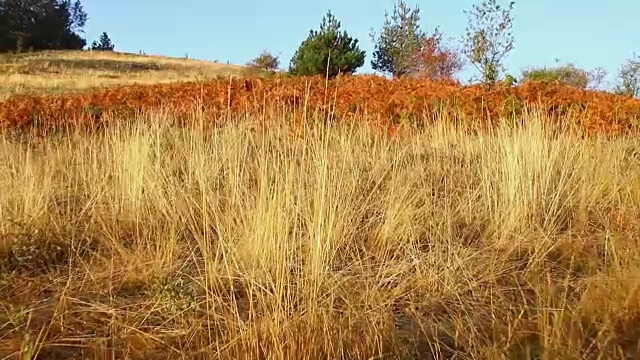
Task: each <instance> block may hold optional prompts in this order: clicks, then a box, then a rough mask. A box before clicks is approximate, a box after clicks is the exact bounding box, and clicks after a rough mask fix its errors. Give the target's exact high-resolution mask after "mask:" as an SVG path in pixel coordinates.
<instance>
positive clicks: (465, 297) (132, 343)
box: [0, 113, 640, 359]
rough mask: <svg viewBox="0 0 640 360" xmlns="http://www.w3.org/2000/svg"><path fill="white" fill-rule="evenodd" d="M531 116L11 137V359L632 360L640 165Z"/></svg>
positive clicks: (7, 337) (4, 152)
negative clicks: (519, 120)
mask: <svg viewBox="0 0 640 360" xmlns="http://www.w3.org/2000/svg"><path fill="white" fill-rule="evenodd" d="M528 116H529V118H528V119H527V120H529V121H527V122H526V123H527V124H528V125H527V126H526V127H525V128H522V129H520V130H508V129H506V128H504V129H501V130H498V131H496V132H495V133H493V134H487V135H470V134H468V133H466V132H465V131H464V130H462V129H459V130H452V127H450V126H449V125H448V124H446V123H442V124H437V125H432V126H429V127H428V128H426V129H423V130H420V131H418V130H410V129H406V130H403V131H400V133H399V135H398V136H397V137H393V138H392V137H389V136H387V135H386V134H384V133H382V132H380V131H379V130H377V129H374V128H372V127H370V126H368V125H365V122H364V121H363V122H360V123H358V122H356V124H355V125H354V124H351V125H346V124H345V125H330V126H329V125H321V124H310V125H308V126H307V127H305V128H304V129H302V130H303V131H302V132H303V134H302V135H301V136H294V135H292V134H293V133H295V132H296V131H299V130H300V129H295V128H293V127H292V126H291V125H290V124H291V121H289V119H287V116H286V115H285V116H282V117H281V118H274V119H269V121H270V123H271V124H272V125H271V126H269V127H268V128H266V129H261V130H255V128H253V127H252V126H251V124H250V122H249V121H248V120H247V121H239V123H238V124H235V125H230V126H226V127H222V128H219V129H216V130H207V131H204V132H203V131H201V130H200V129H197V128H195V127H194V128H191V129H189V128H182V129H179V128H177V127H173V126H170V125H169V124H168V120H170V118H171V115H170V113H157V114H148V115H147V116H146V117H144V118H140V119H137V121H136V122H130V123H128V125H124V124H123V125H113V126H111V127H108V128H107V129H105V130H102V131H101V132H100V133H85V132H82V131H78V132H76V133H69V134H63V135H58V136H52V137H51V138H47V139H45V140H44V141H40V142H37V143H36V142H35V141H34V143H28V141H18V140H14V139H13V138H9V137H5V138H4V139H3V140H2V141H0V160H1V161H0V167H2V169H1V171H0V186H2V189H3V191H2V192H1V193H0V233H1V234H2V237H1V242H0V259H1V260H0V263H1V264H2V265H1V267H0V269H1V271H0V293H1V294H3V296H2V298H1V300H0V355H2V356H9V355H13V356H18V355H19V356H23V357H24V356H26V355H28V354H32V355H34V354H36V353H39V354H40V356H43V357H44V358H47V357H53V356H61V357H64V356H76V357H77V358H96V359H98V358H99V359H103V358H104V359H106V358H112V357H113V356H115V357H116V358H125V357H126V356H130V357H132V358H141V357H147V358H166V357H169V358H182V357H184V358H193V357H200V358H229V359H260V358H265V359H266V358H276V359H281V358H284V359H319V358H326V359H337V358H343V359H346V358H357V359H371V358H393V359H396V358H397V359H401V358H402V359H407V358H419V359H443V358H453V357H454V356H456V355H457V358H462V359H466V358H469V359H470V358H477V359H500V358H503V359H534V358H543V359H582V358H598V356H600V358H615V359H623V358H625V355H629V354H631V355H635V354H637V353H638V338H639V336H640V326H639V324H640V312H639V311H638V309H639V305H640V298H639V297H638V287H639V286H640V277H638V275H640V271H639V266H638V264H640V262H639V260H640V249H639V248H638V234H639V233H640V226H639V225H640V221H639V220H638V219H640V216H639V215H640V212H639V206H640V144H638V142H637V140H634V139H624V138H621V139H618V140H606V141H605V140H597V139H581V138H578V137H573V136H570V135H564V134H559V135H558V134H556V135H554V136H552V135H550V131H548V129H546V128H545V127H544V126H543V125H542V122H540V121H537V120H539V118H538V117H536V115H535V114H532V115H528ZM197 123H198V122H197V121H194V124H197Z"/></svg>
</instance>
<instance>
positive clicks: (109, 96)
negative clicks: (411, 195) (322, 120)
mask: <svg viewBox="0 0 640 360" xmlns="http://www.w3.org/2000/svg"><path fill="white" fill-rule="evenodd" d="M532 105H535V106H538V107H539V108H541V109H542V110H543V111H544V112H546V114H547V115H550V118H551V119H566V118H567V114H575V115H576V116H573V118H575V122H576V123H575V124H571V125H572V126H573V125H575V126H577V128H579V129H581V130H583V131H585V132H586V133H587V134H595V133H606V134H614V135H616V134H624V133H629V132H635V131H637V129H638V128H639V126H638V125H639V124H640V100H638V99H633V98H630V97H624V96H618V95H614V94H611V93H607V92H600V91H590V90H579V89H575V88H571V87H568V86H562V85H558V84H548V83H540V82H526V83H524V84H522V85H519V86H516V87H506V86H498V87H496V88H494V89H492V90H485V89H483V88H482V87H481V86H475V85H474V86H461V85H460V84H458V83H456V82H454V81H429V80H424V79H413V78H407V79H393V80H389V79H385V78H382V77H378V76H371V75H363V76H341V77H338V78H337V79H335V80H330V81H326V80H325V79H324V78H322V77H320V76H318V77H306V78H304V77H303V78H290V77H273V78H268V79H259V78H248V79H217V80H210V81H206V82H183V83H173V84H157V85H133V86H120V87H115V88H109V89H103V90H96V91H91V92H87V93H83V94H67V95H54V96H44V95H43V96H26V95H16V96H14V97H11V98H9V99H7V100H6V101H4V102H1V103H0V126H2V127H4V128H7V127H16V126H23V125H29V124H33V123H38V124H40V125H42V126H45V127H55V126H58V125H73V124H80V123H96V122H100V121H101V119H103V115H104V114H106V113H116V114H120V115H127V114H131V113H133V112H136V111H140V110H142V111H144V110H149V109H154V108H158V107H168V108H170V109H171V110H172V113H173V114H175V116H176V118H177V119H180V118H182V117H183V116H184V119H188V118H189V115H192V114H193V111H194V109H198V110H199V111H202V112H203V113H204V115H206V118H207V119H222V118H225V117H226V116H228V115H229V114H238V113H255V114H261V113H264V111H266V110H269V109H271V110H273V109H287V110H293V111H294V112H295V114H296V116H297V117H302V116H304V114H307V115H308V114H312V113H316V114H321V115H323V116H328V115H331V118H332V119H348V118H350V117H353V116H357V115H365V116H364V118H367V119H370V121H372V122H375V123H378V124H383V125H385V127H387V126H388V125H389V124H392V123H397V122H398V121H399V120H404V119H416V118H419V119H430V118H434V117H435V116H434V115H436V114H437V115H439V116H438V118H441V119H442V118H447V119H461V118H464V119H466V121H473V122H475V123H476V124H474V125H477V127H479V128H485V127H487V126H491V125H495V124H496V123H497V120H498V119H499V118H510V117H512V116H513V115H514V114H515V115H519V114H520V113H521V112H522V111H524V109H525V108H527V107H528V106H532ZM303 110H306V111H303ZM442 115H445V116H444V117H443V116H442ZM211 121H213V120H211ZM387 128H388V127H387ZM392 132H393V130H392Z"/></svg>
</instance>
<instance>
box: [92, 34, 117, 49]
mask: <svg viewBox="0 0 640 360" xmlns="http://www.w3.org/2000/svg"><path fill="white" fill-rule="evenodd" d="M113 49H115V46H114V45H113V43H112V42H111V39H110V38H109V35H108V34H107V33H106V32H103V33H102V34H100V39H98V41H94V42H93V43H92V44H91V50H95V51H113Z"/></svg>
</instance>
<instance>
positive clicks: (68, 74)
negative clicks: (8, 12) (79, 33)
mask: <svg viewBox="0 0 640 360" xmlns="http://www.w3.org/2000/svg"><path fill="white" fill-rule="evenodd" d="M243 69H244V67H242V66H237V65H227V64H218V63H213V62H209V61H202V60H190V59H181V58H170V57H163V56H148V55H137V54H128V53H118V52H90V51H46V52H37V53H26V54H2V55H0V100H4V99H6V98H7V97H9V96H11V95H12V94H16V93H19V94H25V93H26V94H31V93H60V92H74V91H82V90H87V89H91V88H96V87H102V86H113V85H121V84H134V83H139V84H151V83H165V82H174V81H183V80H197V79H210V78H215V77H217V76H220V75H224V76H226V75H240V74H241V73H242V70H243Z"/></svg>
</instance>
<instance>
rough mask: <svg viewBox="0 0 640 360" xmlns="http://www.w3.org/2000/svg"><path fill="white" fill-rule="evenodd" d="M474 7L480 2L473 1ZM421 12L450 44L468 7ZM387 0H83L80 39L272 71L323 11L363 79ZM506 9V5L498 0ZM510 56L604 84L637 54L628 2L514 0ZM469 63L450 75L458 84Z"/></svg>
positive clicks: (638, 39)
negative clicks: (270, 56)
mask: <svg viewBox="0 0 640 360" xmlns="http://www.w3.org/2000/svg"><path fill="white" fill-rule="evenodd" d="M477 1H480V0H477ZM407 2H408V3H409V4H410V5H418V6H419V7H420V9H421V15H422V27H423V29H425V30H431V29H432V28H434V27H435V26H437V25H439V26H440V27H441V30H443V31H444V33H445V34H446V36H450V37H453V38H455V40H458V39H460V37H461V36H462V34H463V33H464V31H465V28H466V24H467V19H466V15H465V14H464V13H463V10H464V9H470V8H471V6H472V5H473V4H474V3H476V0H448V1H445V0H432V1H412V0H407ZM394 3H395V0H358V1H356V0H316V1H309V2H306V1H295V0H271V1H264V0H244V1H239V0H237V1H221V0H181V1H168V0H153V1H152V0H109V1H106V0H84V1H83V4H84V7H85V10H86V11H87V13H88V15H89V21H88V22H87V26H86V36H87V38H88V40H89V43H91V41H93V40H95V39H96V38H97V37H98V36H99V34H100V33H101V32H102V31H106V32H107V33H108V34H109V36H110V37H111V39H112V41H113V43H114V44H115V46H116V50H117V51H125V52H138V51H139V50H142V51H144V52H146V53H147V54H159V55H166V56H177V57H183V56H185V54H189V56H190V57H192V58H197V59H206V60H216V59H217V60H219V61H221V62H226V61H229V62H231V63H232V64H244V63H246V62H247V61H248V60H250V59H251V58H253V57H255V56H256V55H257V54H259V53H260V52H261V51H262V50H264V49H268V50H270V51H272V52H275V53H278V52H279V53H280V54H281V56H280V59H281V67H282V68H286V67H288V65H289V60H290V58H291V56H292V55H293V53H294V52H295V50H296V48H297V47H298V45H299V44H300V42H301V41H302V40H304V39H305V38H306V37H307V35H308V32H309V30H310V29H312V28H313V29H316V28H318V27H319V25H320V22H321V20H322V17H323V16H324V14H325V13H326V12H327V10H329V9H331V11H332V12H333V13H334V14H335V15H336V17H337V18H338V20H340V21H341V22H342V26H343V28H344V29H345V30H347V31H348V32H349V34H350V35H352V36H354V37H356V38H358V39H359V40H360V43H361V47H362V48H363V49H364V50H366V52H367V59H366V60H365V66H364V67H363V68H362V69H361V70H360V72H371V66H370V61H371V54H372V48H373V44H372V43H371V40H370V37H369V32H370V29H371V28H372V27H373V28H375V29H379V28H380V27H381V25H382V23H383V21H384V12H385V10H388V11H389V12H391V10H392V9H393V4H394ZM501 3H503V4H505V5H506V4H507V0H502V2H501ZM513 14H514V17H515V22H514V31H515V36H516V43H515V49H514V51H513V52H512V53H511V54H510V56H509V58H508V59H507V61H506V65H507V67H508V68H509V71H510V72H511V73H513V74H515V75H516V76H517V75H519V74H520V69H522V68H523V67H527V66H531V65H553V64H554V58H559V59H560V60H561V61H562V62H573V63H574V64H575V65H577V66H580V67H584V68H594V67H597V66H602V67H604V68H605V69H607V70H608V71H609V73H610V75H609V76H608V80H611V79H613V76H614V75H613V74H614V73H615V71H616V69H617V68H618V67H619V66H620V64H621V63H623V62H624V60H625V59H628V58H629V57H631V56H632V54H633V52H634V51H635V52H638V53H640V22H638V14H640V1H638V0H600V1H594V0H586V1H584V0H582V1H579V0H519V1H518V0H516V4H515V8H514V12H513ZM474 73H475V72H474V70H473V68H471V67H470V66H469V67H468V68H467V69H466V70H465V71H464V72H463V73H462V74H461V75H460V78H461V79H462V80H467V79H468V78H469V76H471V75H473V74H474Z"/></svg>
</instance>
